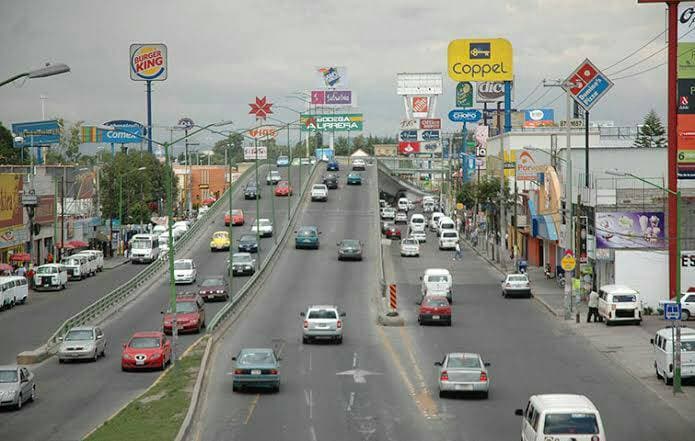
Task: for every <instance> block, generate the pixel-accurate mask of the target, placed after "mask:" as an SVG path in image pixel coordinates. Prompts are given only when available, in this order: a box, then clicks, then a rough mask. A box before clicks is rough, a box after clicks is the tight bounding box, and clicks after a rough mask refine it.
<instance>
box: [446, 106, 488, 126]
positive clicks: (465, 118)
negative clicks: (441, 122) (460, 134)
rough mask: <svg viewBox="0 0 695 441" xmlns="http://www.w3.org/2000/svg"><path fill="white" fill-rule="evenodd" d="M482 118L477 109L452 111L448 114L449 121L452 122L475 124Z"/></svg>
mask: <svg viewBox="0 0 695 441" xmlns="http://www.w3.org/2000/svg"><path fill="white" fill-rule="evenodd" d="M482 117H483V113H482V112H481V111H480V110H478V109H454V110H452V111H450V112H449V120H450V121H452V122H467V123H471V122H476V121H479V120H480V119H481V118H482Z"/></svg>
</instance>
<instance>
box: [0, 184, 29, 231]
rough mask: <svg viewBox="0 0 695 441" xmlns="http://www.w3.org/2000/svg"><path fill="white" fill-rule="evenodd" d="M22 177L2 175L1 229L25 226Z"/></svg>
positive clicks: (0, 199)
mask: <svg viewBox="0 0 695 441" xmlns="http://www.w3.org/2000/svg"><path fill="white" fill-rule="evenodd" d="M22 184H23V182H22V175H21V174H19V173H0V228H7V227H13V226H17V225H23V224H24V220H23V216H22V210H23V207H22V201H21V196H20V192H21V191H22Z"/></svg>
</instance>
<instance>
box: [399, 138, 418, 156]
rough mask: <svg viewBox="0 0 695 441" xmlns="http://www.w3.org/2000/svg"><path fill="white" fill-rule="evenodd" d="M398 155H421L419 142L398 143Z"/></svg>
mask: <svg viewBox="0 0 695 441" xmlns="http://www.w3.org/2000/svg"><path fill="white" fill-rule="evenodd" d="M398 153H400V154H401V155H413V154H415V153H420V142H419V141H403V142H399V143H398Z"/></svg>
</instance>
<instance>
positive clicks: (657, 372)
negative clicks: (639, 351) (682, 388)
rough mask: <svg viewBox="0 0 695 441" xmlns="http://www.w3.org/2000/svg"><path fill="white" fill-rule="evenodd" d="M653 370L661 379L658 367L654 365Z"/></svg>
mask: <svg viewBox="0 0 695 441" xmlns="http://www.w3.org/2000/svg"><path fill="white" fill-rule="evenodd" d="M654 370H655V371H656V378H658V379H659V380H662V379H663V377H662V376H661V374H660V373H659V368H658V367H656V366H654Z"/></svg>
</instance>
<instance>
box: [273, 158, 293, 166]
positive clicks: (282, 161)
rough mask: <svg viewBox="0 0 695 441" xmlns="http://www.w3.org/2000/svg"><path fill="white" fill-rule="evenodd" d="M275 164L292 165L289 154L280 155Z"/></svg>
mask: <svg viewBox="0 0 695 441" xmlns="http://www.w3.org/2000/svg"><path fill="white" fill-rule="evenodd" d="M275 165H276V166H278V167H288V166H289V165H290V158H288V157H287V156H278V159H277V160H276V161H275Z"/></svg>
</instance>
